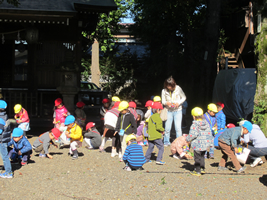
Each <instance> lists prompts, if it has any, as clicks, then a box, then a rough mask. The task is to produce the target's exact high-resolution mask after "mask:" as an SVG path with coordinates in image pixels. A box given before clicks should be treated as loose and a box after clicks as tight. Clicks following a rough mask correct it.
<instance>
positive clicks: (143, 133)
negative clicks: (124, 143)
mask: <svg viewBox="0 0 267 200" xmlns="http://www.w3.org/2000/svg"><path fill="white" fill-rule="evenodd" d="M136 136H137V138H138V142H137V144H139V145H141V146H143V145H147V141H145V138H147V137H148V134H147V123H146V122H145V121H141V122H140V125H139V126H138V128H137V133H136Z"/></svg>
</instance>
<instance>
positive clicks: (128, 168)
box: [123, 166, 132, 172]
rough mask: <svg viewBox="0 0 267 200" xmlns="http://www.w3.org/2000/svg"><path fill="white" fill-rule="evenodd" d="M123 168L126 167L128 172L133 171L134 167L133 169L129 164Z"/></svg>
mask: <svg viewBox="0 0 267 200" xmlns="http://www.w3.org/2000/svg"><path fill="white" fill-rule="evenodd" d="M123 169H124V170H125V171H128V172H130V171H132V169H131V168H130V167H129V166H125V167H124V168H123Z"/></svg>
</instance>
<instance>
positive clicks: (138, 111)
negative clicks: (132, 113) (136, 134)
mask: <svg viewBox="0 0 267 200" xmlns="http://www.w3.org/2000/svg"><path fill="white" fill-rule="evenodd" d="M136 113H137V119H136V124H137V127H138V126H139V125H140V123H141V121H142V120H143V118H144V113H143V111H142V110H139V109H137V110H136Z"/></svg>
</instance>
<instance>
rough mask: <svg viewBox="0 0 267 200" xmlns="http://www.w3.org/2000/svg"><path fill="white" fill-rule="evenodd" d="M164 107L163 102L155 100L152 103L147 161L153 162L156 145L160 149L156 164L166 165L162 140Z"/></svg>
mask: <svg viewBox="0 0 267 200" xmlns="http://www.w3.org/2000/svg"><path fill="white" fill-rule="evenodd" d="M162 109H163V107H162V104H161V103H159V102H154V104H153V105H152V112H153V115H152V116H151V117H150V118H149V121H148V149H147V152H146V156H145V157H146V162H147V163H151V162H152V161H151V160H150V158H151V154H152V152H153V150H154V145H156V146H157V148H158V149H159V152H158V157H157V160H156V164H158V165H164V164H165V162H162V161H161V160H162V156H163V153H164V145H163V142H162V135H163V134H164V128H163V127H162V120H161V118H160V113H161V110H162Z"/></svg>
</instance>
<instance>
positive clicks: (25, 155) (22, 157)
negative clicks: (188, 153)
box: [8, 149, 32, 162]
mask: <svg viewBox="0 0 267 200" xmlns="http://www.w3.org/2000/svg"><path fill="white" fill-rule="evenodd" d="M31 152H32V151H31V150H30V151H28V152H25V153H23V154H22V155H18V153H17V152H16V151H14V150H13V149H12V150H10V151H9V153H8V156H9V158H11V159H13V160H15V159H19V160H22V161H23V162H28V160H29V159H30V156H31Z"/></svg>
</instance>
